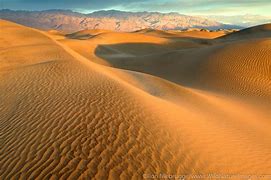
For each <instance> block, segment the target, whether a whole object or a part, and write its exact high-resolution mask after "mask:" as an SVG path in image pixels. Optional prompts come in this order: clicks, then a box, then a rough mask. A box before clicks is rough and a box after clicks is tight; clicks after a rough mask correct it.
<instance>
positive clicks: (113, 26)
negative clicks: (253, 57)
mask: <svg viewBox="0 0 271 180" xmlns="http://www.w3.org/2000/svg"><path fill="white" fill-rule="evenodd" d="M0 18H2V19H6V20H10V21H14V22H16V23H19V24H23V25H26V26H30V27H34V28H39V29H44V30H49V29H55V30H61V31H66V32H74V31H79V30H84V29H107V30H113V31H136V30H140V29H157V30H181V29H187V28H205V29H211V30H213V29H222V28H227V27H229V26H227V25H225V24H222V23H219V22H216V21H214V20H209V19H206V18H202V17H194V16H186V15H183V14H179V13H177V12H171V13H160V12H126V11H119V10H101V11H95V12H92V13H89V14H82V13H78V12H73V11H71V10H62V9H51V10H44V11H13V10H8V9H3V10H0ZM235 28H236V27H235Z"/></svg>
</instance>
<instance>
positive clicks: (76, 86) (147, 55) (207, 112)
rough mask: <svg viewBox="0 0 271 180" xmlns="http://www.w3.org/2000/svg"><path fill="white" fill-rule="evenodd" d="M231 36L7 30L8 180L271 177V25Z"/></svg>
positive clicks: (3, 113) (0, 86)
mask: <svg viewBox="0 0 271 180" xmlns="http://www.w3.org/2000/svg"><path fill="white" fill-rule="evenodd" d="M225 33H227V32H223V31H219V32H208V31H187V32H177V31H176V32H174V31H168V32H166V31H155V30H141V31H137V32H132V33H120V32H110V31H105V30H85V31H80V32H76V33H73V34H63V33H61V32H57V31H48V32H45V31H40V30H36V29H32V28H28V27H24V26H21V25H18V24H14V23H12V22H7V21H4V20H1V21H0V58H1V59H0V179H16V178H22V179H23V178H26V179H48V178H52V179H58V178H61V179H78V178H79V179H108V178H109V179H119V178H121V179H143V178H144V177H149V176H150V175H159V174H160V173H162V174H168V175H169V174H172V175H192V174H212V173H213V174H233V175H238V174H239V175H242V174H255V175H262V174H271V151H270V149H271V111H270V109H271V25H270V24H267V25H262V26H257V27H253V28H250V29H246V30H242V31H239V32H234V33H230V34H227V35H225ZM223 35H225V36H223ZM143 175H144V176H143ZM206 179H207V178H206ZM232 179H239V178H238V177H235V178H232Z"/></svg>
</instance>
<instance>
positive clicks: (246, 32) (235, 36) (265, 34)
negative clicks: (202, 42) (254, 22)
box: [218, 23, 271, 40]
mask: <svg viewBox="0 0 271 180" xmlns="http://www.w3.org/2000/svg"><path fill="white" fill-rule="evenodd" d="M270 37H271V23H270V24H263V25H259V26H254V27H250V28H247V29H243V30H241V31H238V32H235V33H231V34H228V35H225V36H222V37H220V38H218V39H219V40H242V39H243V40H245V39H255V38H270Z"/></svg>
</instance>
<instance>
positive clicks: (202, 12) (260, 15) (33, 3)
mask: <svg viewBox="0 0 271 180" xmlns="http://www.w3.org/2000/svg"><path fill="white" fill-rule="evenodd" d="M0 3H1V4H0V8H1V9H14V10H46V9H70V10H73V11H77V12H81V13H90V12H93V11H97V10H109V9H115V10H123V11H134V12H135V11H158V12H178V13H180V14H186V15H197V16H204V17H212V18H213V19H214V20H216V19H219V21H220V22H221V21H222V22H223V21H224V22H225V21H227V23H230V24H231V23H232V24H233V22H234V21H236V18H237V19H238V17H239V18H240V19H239V22H240V23H248V24H249V23H250V21H251V23H253V22H257V21H269V20H270V19H271V0H0ZM247 16H249V17H250V18H247ZM269 22H270V21H269Z"/></svg>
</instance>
